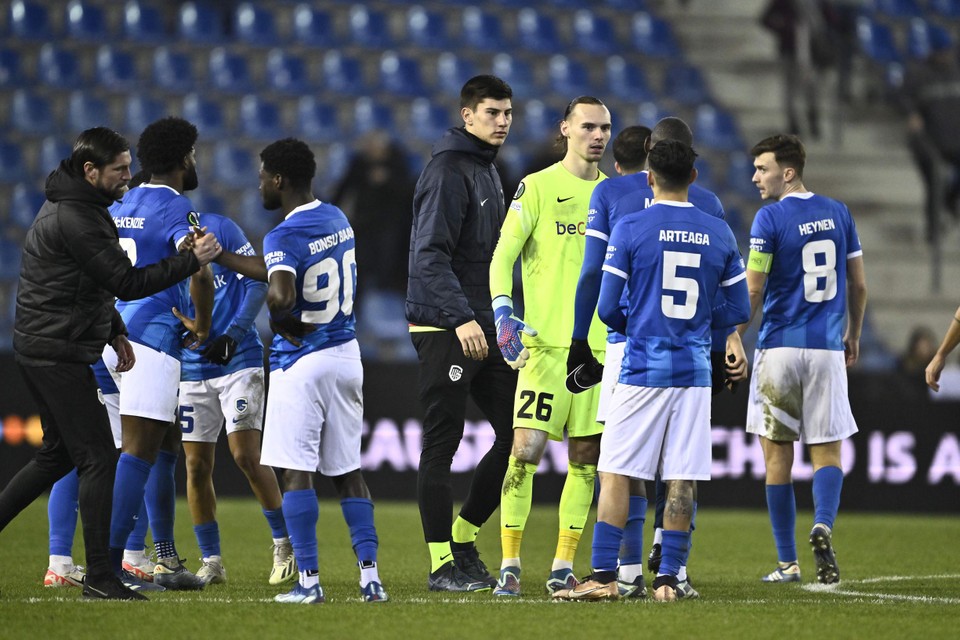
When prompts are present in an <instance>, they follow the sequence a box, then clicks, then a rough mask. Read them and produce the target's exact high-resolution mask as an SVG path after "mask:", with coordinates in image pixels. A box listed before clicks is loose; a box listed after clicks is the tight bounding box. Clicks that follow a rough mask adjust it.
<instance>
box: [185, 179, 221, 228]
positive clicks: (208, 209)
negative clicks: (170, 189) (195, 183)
mask: <svg viewBox="0 0 960 640" xmlns="http://www.w3.org/2000/svg"><path fill="white" fill-rule="evenodd" d="M210 191H211V190H210V189H204V188H203V185H201V186H200V188H199V189H197V190H196V191H191V192H190V202H191V203H192V204H193V210H194V211H196V212H197V213H199V214H200V215H201V217H202V216H203V214H204V213H219V214H220V215H226V213H227V208H226V204H224V202H223V198H221V197H219V196H216V195H214V194H213V193H211V192H210ZM202 223H203V220H202V219H201V224H202Z"/></svg>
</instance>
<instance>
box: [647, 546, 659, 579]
mask: <svg viewBox="0 0 960 640" xmlns="http://www.w3.org/2000/svg"><path fill="white" fill-rule="evenodd" d="M661 553H662V547H661V546H660V545H659V544H655V545H653V547H652V548H651V549H650V557H649V558H647V569H648V570H649V571H650V573H652V574H654V575H656V573H657V572H658V571H660V559H661V557H662V556H661Z"/></svg>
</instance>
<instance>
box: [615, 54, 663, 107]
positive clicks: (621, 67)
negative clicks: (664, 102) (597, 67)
mask: <svg viewBox="0 0 960 640" xmlns="http://www.w3.org/2000/svg"><path fill="white" fill-rule="evenodd" d="M606 68H607V89H608V90H609V91H610V92H611V93H612V94H613V95H614V96H616V97H617V98H620V99H621V100H629V101H634V102H636V101H644V100H653V99H654V98H655V97H656V94H655V93H654V91H653V89H651V88H650V83H649V82H647V76H646V74H645V73H644V72H643V67H641V66H640V65H637V64H629V63H628V62H627V61H626V60H624V59H623V57H622V56H610V57H609V58H607V63H606Z"/></svg>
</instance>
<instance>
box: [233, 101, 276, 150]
mask: <svg viewBox="0 0 960 640" xmlns="http://www.w3.org/2000/svg"><path fill="white" fill-rule="evenodd" d="M240 133H242V134H243V135H244V136H246V137H248V138H254V139H256V140H268V141H273V140H276V139H278V138H282V137H284V130H283V124H282V122H281V119H280V108H279V107H278V106H277V105H276V104H274V103H273V102H270V101H268V100H265V99H263V98H261V97H260V96H258V95H253V94H251V95H248V96H244V97H243V99H242V100H241V101H240Z"/></svg>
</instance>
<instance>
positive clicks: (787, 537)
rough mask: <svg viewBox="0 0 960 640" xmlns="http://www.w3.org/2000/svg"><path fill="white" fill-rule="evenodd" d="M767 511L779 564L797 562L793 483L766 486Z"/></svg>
mask: <svg viewBox="0 0 960 640" xmlns="http://www.w3.org/2000/svg"><path fill="white" fill-rule="evenodd" d="M767 510H768V511H769V512H770V526H771V527H772V528H773V541H774V543H775V544H776V545H777V559H778V560H779V561H780V562H796V560H797V535H796V529H797V501H796V498H794V495H793V483H792V482H791V483H789V484H768V485H767Z"/></svg>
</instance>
